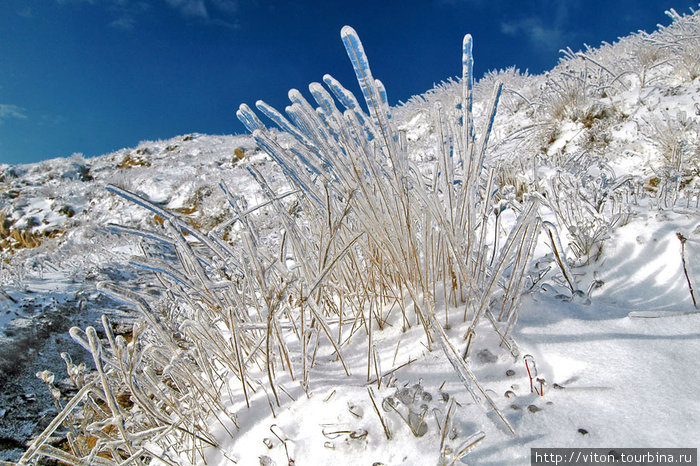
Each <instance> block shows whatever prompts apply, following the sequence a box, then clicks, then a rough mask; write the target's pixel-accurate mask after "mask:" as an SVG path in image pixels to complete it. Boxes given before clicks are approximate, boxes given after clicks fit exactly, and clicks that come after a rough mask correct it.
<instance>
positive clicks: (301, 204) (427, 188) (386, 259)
mask: <svg viewBox="0 0 700 466" xmlns="http://www.w3.org/2000/svg"><path fill="white" fill-rule="evenodd" d="M341 36H342V39H343V42H344V44H345V47H346V50H347V51H348V54H349V56H350V59H351V62H352V64H353V67H354V69H355V73H356V75H357V78H358V82H359V83H360V88H361V90H362V94H363V97H364V101H365V103H366V104H367V109H366V110H365V109H362V108H361V106H360V104H359V103H358V101H357V99H356V98H355V96H354V95H353V94H352V93H350V92H349V91H348V90H346V89H345V88H344V87H342V85H340V83H338V82H337V81H336V80H335V79H333V78H332V77H331V76H328V75H327V76H325V77H324V82H325V83H326V85H327V86H328V88H329V89H330V91H331V93H333V95H334V96H335V98H336V99H337V101H338V102H340V104H341V105H342V106H343V107H344V110H342V111H341V110H339V109H338V107H337V104H336V103H335V102H334V100H333V99H332V98H331V94H330V93H329V92H328V91H326V90H325V89H324V88H323V87H322V86H321V85H320V84H317V83H312V84H311V85H310V92H311V94H312V96H313V98H314V101H315V102H316V104H317V107H316V108H314V106H312V105H311V104H310V103H309V102H308V101H307V100H306V99H304V98H303V97H302V96H301V93H299V92H298V91H295V90H292V91H290V100H291V101H292V105H291V106H290V107H287V109H286V113H287V116H286V117H285V116H283V115H282V114H281V113H279V112H277V111H276V110H274V109H273V108H271V107H269V106H268V105H266V104H265V103H264V102H258V104H257V107H258V109H259V110H260V111H261V112H262V113H264V114H265V115H266V116H267V117H268V118H270V119H271V120H272V121H274V122H275V123H276V124H277V125H278V126H279V127H280V129H281V130H282V132H283V133H279V132H277V131H271V130H269V129H267V128H266V127H265V126H264V125H263V123H262V122H261V121H260V120H259V119H258V117H257V116H256V115H255V114H254V113H253V112H252V111H251V110H250V109H249V108H248V107H247V106H245V105H242V106H241V109H240V111H239V114H238V115H239V118H241V120H242V121H243V122H244V123H245V125H246V126H247V127H248V128H249V129H250V130H251V131H252V133H253V136H254V138H255V139H256V141H257V143H258V145H259V147H260V148H262V149H263V150H265V151H266V152H267V153H268V154H269V155H270V156H271V157H272V158H273V159H274V160H275V161H276V162H277V164H278V166H279V167H280V168H281V169H282V171H283V172H284V174H285V176H286V177H287V179H288V182H289V186H290V187H289V189H282V191H281V192H280V191H279V190H276V189H277V188H274V187H273V185H271V184H270V183H269V182H268V181H267V180H266V179H265V175H264V174H263V173H261V172H260V171H258V170H257V169H256V168H255V167H254V166H253V165H248V169H249V172H250V175H251V178H252V179H253V180H254V181H255V182H256V183H257V184H258V186H259V189H260V193H261V196H262V198H263V199H265V200H264V201H263V202H262V203H261V204H260V205H256V206H249V205H247V201H246V199H244V198H242V197H241V196H238V195H236V194H235V193H234V192H233V191H232V190H231V189H229V187H227V186H226V185H224V184H223V183H222V185H221V188H222V190H223V192H224V193H225V195H226V198H227V200H228V203H229V205H230V207H231V209H232V210H233V212H234V217H233V218H231V219H230V220H229V221H227V222H224V224H222V225H220V226H219V227H218V228H215V229H213V230H211V231H209V232H206V233H205V232H204V231H201V230H199V229H198V228H195V227H193V226H192V225H191V224H189V223H187V222H185V221H183V220H182V219H180V218H179V217H178V216H177V215H175V214H173V213H172V212H169V211H166V210H165V209H163V208H161V207H160V206H158V205H157V204H155V203H151V202H149V201H148V200H146V199H143V198H142V197H139V196H137V195H135V194H134V193H132V192H130V191H128V190H126V189H124V188H121V187H117V186H110V187H109V190H110V191H112V192H113V193H114V194H117V195H119V196H122V197H124V198H126V199H128V200H130V201H132V202H134V203H135V204H137V205H139V206H141V207H143V208H146V209H149V210H151V211H152V212H153V213H154V214H155V215H157V216H159V217H160V218H162V219H163V222H162V223H163V225H162V231H157V230H153V231H144V230H135V229H132V228H130V227H128V226H119V225H113V226H112V228H113V229H114V230H115V231H118V232H122V233H129V234H133V235H137V236H139V237H142V238H143V239H144V240H145V241H147V242H148V243H149V244H150V245H151V246H149V247H148V248H144V256H143V257H136V258H133V259H132V264H133V265H135V266H139V267H142V268H145V269H147V270H151V271H153V272H154V273H155V277H156V280H157V281H158V283H160V288H161V290H160V297H159V298H157V299H154V298H153V297H151V296H150V295H149V294H148V293H143V292H141V291H139V290H135V289H129V287H128V284H127V285H126V286H125V285H116V284H110V283H102V284H101V285H100V288H101V289H102V290H103V291H104V292H106V293H109V294H110V295H112V296H114V297H116V298H118V299H120V300H122V301H125V302H127V303H130V304H131V305H133V306H134V307H135V308H136V309H137V310H138V311H139V313H140V314H141V323H140V324H138V325H136V326H135V327H134V329H133V331H132V333H131V335H128V337H129V338H127V337H126V336H121V335H115V334H114V332H113V330H112V325H111V324H110V322H108V321H107V319H103V329H102V332H103V333H104V337H103V338H100V335H99V334H98V332H97V331H96V330H95V329H93V328H92V327H88V328H87V329H86V330H85V331H83V330H80V329H77V328H74V329H72V330H71V335H72V336H73V338H74V339H75V340H76V341H77V342H78V343H79V344H81V345H82V346H83V347H85V348H86V349H87V350H89V351H90V352H91V353H92V355H93V359H94V362H95V367H96V369H97V371H96V373H94V374H93V375H83V376H80V377H75V380H76V383H77V385H78V388H79V392H78V394H77V395H76V396H75V397H74V398H73V399H72V400H71V401H70V402H69V403H68V404H67V405H66V406H65V407H64V409H63V411H62V412H61V413H60V414H59V416H58V417H57V418H56V419H55V420H54V422H52V423H51V425H50V426H49V428H47V430H46V431H45V432H44V433H43V434H42V435H41V436H40V437H39V438H38V439H37V440H36V441H35V442H34V443H33V444H32V446H31V447H30V449H29V450H28V451H27V452H26V454H25V455H24V457H23V459H22V461H23V462H28V461H34V460H35V459H36V458H38V457H41V456H45V457H53V458H56V459H59V460H62V461H66V462H68V463H73V464H79V463H81V462H88V463H92V464H113V463H115V462H129V461H131V462H135V463H141V462H147V461H148V458H158V459H160V460H161V461H163V462H165V463H167V464H172V463H177V462H178V461H183V460H186V461H189V462H191V463H195V462H198V461H202V460H203V459H204V457H205V455H206V453H205V450H206V449H207V448H210V447H211V448H217V446H218V445H219V441H220V440H221V439H220V438H217V435H219V436H221V435H222V433H223V434H224V435H227V436H229V437H235V435H236V432H235V431H236V429H237V427H238V416H243V415H244V414H245V409H244V408H243V409H242V410H241V406H245V405H248V406H249V405H250V403H251V397H252V395H253V394H254V393H258V394H260V393H264V394H266V398H267V400H268V403H269V406H270V409H272V410H273V413H274V411H275V409H276V407H277V406H279V405H280V396H281V395H282V393H283V392H284V387H283V386H282V385H280V377H281V375H282V374H283V373H286V374H287V375H285V376H284V377H285V378H287V379H288V380H299V381H301V383H302V386H303V387H305V388H306V389H308V387H309V386H310V384H311V383H312V379H311V376H310V374H311V368H312V367H313V366H314V364H315V359H316V354H317V350H318V347H319V345H320V344H322V343H323V342H325V344H326V345H328V346H329V348H331V351H332V352H333V353H334V354H335V355H336V358H337V362H338V364H339V366H340V367H341V368H342V369H341V370H342V371H345V372H348V367H347V365H346V362H345V359H344V357H343V347H344V345H346V344H347V343H348V341H349V340H350V339H351V338H353V339H357V338H360V336H361V335H364V338H365V339H366V341H367V347H368V352H367V367H368V371H369V369H370V368H371V367H374V369H375V370H377V371H378V369H379V368H378V367H377V359H376V357H377V356H376V348H375V347H374V345H373V340H372V338H373V337H372V335H373V333H376V332H377V331H380V330H381V329H382V328H383V326H384V325H385V324H386V323H387V320H388V319H389V315H388V314H389V312H390V311H389V307H398V308H399V309H400V310H401V314H402V315H401V320H400V322H401V324H402V325H403V326H404V327H405V328H407V327H409V326H412V325H416V323H417V324H418V325H419V326H422V327H423V329H424V335H425V338H426V342H427V345H428V346H429V347H432V346H433V345H436V344H437V346H438V347H439V348H440V349H441V350H442V351H443V352H444V353H445V355H446V357H447V359H448V360H449V362H450V363H451V364H452V366H453V367H454V369H455V371H456V373H457V375H458V376H459V377H460V378H461V379H462V381H463V382H464V384H465V386H466V388H467V389H468V390H469V391H470V392H471V393H472V395H473V397H474V399H475V400H476V401H481V402H482V405H483V406H485V407H486V409H491V410H494V411H495V413H496V414H497V415H498V416H499V417H500V419H501V421H502V422H503V423H504V424H505V426H506V427H507V428H509V429H510V430H511V431H512V427H511V426H510V424H509V423H508V422H507V420H506V419H505V417H503V416H502V415H501V414H500V411H498V409H497V407H496V405H495V404H494V403H493V401H492V400H491V398H490V397H489V395H488V394H487V392H486V391H485V390H484V388H483V387H481V385H480V384H479V382H478V381H477V379H476V378H475V376H474V375H473V373H472V372H471V370H470V369H469V366H468V365H466V364H465V361H464V359H463V358H466V357H468V355H469V348H470V345H471V344H472V342H473V340H474V339H475V338H476V331H477V329H481V328H482V327H484V328H492V329H493V330H494V331H495V332H497V333H498V335H499V341H501V342H502V343H503V344H505V346H506V347H508V348H509V349H510V351H511V352H512V353H513V355H516V356H517V355H518V352H517V347H516V346H515V343H514V342H513V341H512V339H511V338H510V336H509V332H510V330H511V329H512V327H513V325H514V323H515V321H516V319H517V313H518V307H519V306H518V305H519V298H520V295H521V294H522V291H523V288H524V286H525V284H526V279H525V275H526V272H527V271H528V269H529V262H530V257H531V255H532V250H533V247H534V244H535V240H536V238H537V236H538V231H539V217H538V215H537V205H538V201H537V200H536V199H532V200H527V199H526V200H524V202H522V203H521V202H517V201H516V200H515V199H514V198H513V197H512V196H509V195H508V193H507V192H503V191H502V190H499V189H497V186H496V182H495V180H496V178H497V177H496V171H495V170H494V169H488V170H484V169H483V165H484V158H485V154H486V151H487V149H488V141H489V136H490V134H491V131H492V125H493V121H494V117H495V114H496V108H497V104H498V99H499V96H500V93H501V86H500V85H497V86H496V88H495V90H494V96H493V99H492V101H491V103H490V110H489V111H488V113H487V115H486V118H485V119H484V124H483V127H482V129H481V130H480V131H479V132H478V135H477V131H476V129H475V124H474V116H473V112H472V106H473V76H472V69H473V67H472V55H471V48H472V41H471V37H470V36H466V37H465V41H464V44H463V50H464V53H463V76H462V84H461V86H462V98H461V100H460V103H459V107H454V106H453V107H451V108H443V107H442V106H441V105H439V104H436V105H435V107H434V108H433V110H432V114H431V118H433V119H434V124H435V125H436V127H437V128H439V131H440V138H439V140H438V147H437V148H435V152H436V154H437V158H436V161H435V163H434V164H432V165H428V166H426V165H418V164H416V163H414V162H413V161H411V160H409V158H408V147H407V141H406V139H405V137H403V136H402V134H401V132H399V131H398V130H397V129H396V127H395V123H394V120H393V118H392V109H391V108H390V107H389V105H388V102H387V99H386V91H385V89H384V86H383V85H382V83H381V82H379V81H378V80H375V79H374V78H373V77H372V74H371V71H370V68H369V65H368V63H367V58H366V55H365V53H364V50H363V48H362V44H361V43H360V41H359V38H358V37H357V34H356V33H355V32H354V30H352V28H349V27H345V28H343V30H342V32H341ZM505 210H511V211H512V212H513V214H514V217H515V221H514V222H513V224H512V227H511V228H510V233H509V235H508V236H507V238H506V239H505V240H504V241H503V242H502V244H499V242H498V237H499V230H502V229H503V225H501V223H500V219H501V218H502V213H503V212H504V211H505ZM263 211H266V212H268V213H271V214H272V215H273V216H274V218H275V219H276V221H277V222H278V223H277V225H279V231H280V232H281V234H279V235H277V236H275V235H274V234H271V235H262V234H261V232H260V229H259V223H258V216H259V215H260V214H261V212H263ZM224 234H226V235H228V236H229V237H230V238H231V239H232V240H233V241H235V245H232V244H231V243H229V242H228V241H226V240H224ZM493 238H495V239H493ZM440 303H444V307H445V312H444V314H443V313H442V312H441V309H438V305H440ZM392 305H393V306H392ZM454 306H459V307H462V308H463V310H464V312H463V314H464V318H463V321H464V322H465V324H464V326H465V328H466V335H465V340H466V341H451V340H450V339H449V338H448V336H447V334H446V332H445V329H446V328H449V327H450V326H451V325H455V324H456V323H455V322H452V321H450V320H449V315H450V314H449V312H448V310H449V309H448V308H449V307H454ZM348 332H349V335H346V334H347V333H348ZM457 346H463V347H464V350H463V352H462V351H460V352H458V351H457V349H456V347H457ZM71 367H72V366H71V365H70V364H69V370H72V369H75V368H72V369H71ZM73 372H75V371H73ZM378 375H379V374H378ZM378 378H379V379H380V377H378ZM233 381H235V383H233V384H232V382H233ZM63 422H67V423H68V424H69V425H70V427H71V429H73V432H71V433H70V434H69V437H68V440H69V451H62V450H59V449H57V448H55V447H52V446H50V445H49V444H48V443H47V440H48V438H49V437H50V436H51V435H52V434H53V433H54V432H55V430H56V429H57V428H58V427H59V425H60V424H61V423H63ZM215 432H217V433H218V434H216V435H215Z"/></svg>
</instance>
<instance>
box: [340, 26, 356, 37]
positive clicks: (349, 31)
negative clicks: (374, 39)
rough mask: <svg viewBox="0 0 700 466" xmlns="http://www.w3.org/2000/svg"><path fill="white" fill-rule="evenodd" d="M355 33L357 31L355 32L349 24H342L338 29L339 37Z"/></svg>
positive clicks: (354, 34)
mask: <svg viewBox="0 0 700 466" xmlns="http://www.w3.org/2000/svg"><path fill="white" fill-rule="evenodd" d="M356 35H357V32H355V30H354V29H353V28H352V27H351V26H343V29H341V30H340V37H345V36H356Z"/></svg>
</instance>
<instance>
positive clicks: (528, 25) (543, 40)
mask: <svg viewBox="0 0 700 466" xmlns="http://www.w3.org/2000/svg"><path fill="white" fill-rule="evenodd" d="M501 32H502V33H503V34H506V35H509V36H525V37H526V38H527V39H528V40H530V42H532V44H533V45H535V46H536V47H538V48H540V49H552V48H557V49H558V48H561V44H562V42H564V40H565V39H566V34H565V32H564V31H563V30H562V29H561V28H560V27H559V26H557V25H555V24H550V25H544V24H543V23H542V20H541V19H540V18H537V17H530V18H523V19H519V20H517V21H505V22H502V23H501Z"/></svg>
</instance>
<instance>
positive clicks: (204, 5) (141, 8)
mask: <svg viewBox="0 0 700 466" xmlns="http://www.w3.org/2000/svg"><path fill="white" fill-rule="evenodd" d="M56 2H58V4H60V5H68V4H88V5H94V6H102V7H104V8H106V9H107V10H108V11H109V12H110V13H111V14H112V15H113V16H114V20H113V21H112V22H111V23H110V26H112V27H114V28H117V29H122V30H126V31H128V30H133V29H134V28H135V27H136V25H137V23H138V22H139V20H140V18H141V16H142V15H143V13H144V12H146V11H147V10H149V9H151V8H154V9H157V8H159V7H158V3H160V5H161V7H166V8H172V9H174V10H176V11H177V12H178V13H180V15H181V16H182V17H184V18H186V19H199V20H204V21H206V22H209V23H211V24H217V25H220V26H227V27H235V24H234V23H233V15H234V14H235V13H236V12H237V11H238V0H160V1H159V2H147V1H145V0H56Z"/></svg>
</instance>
